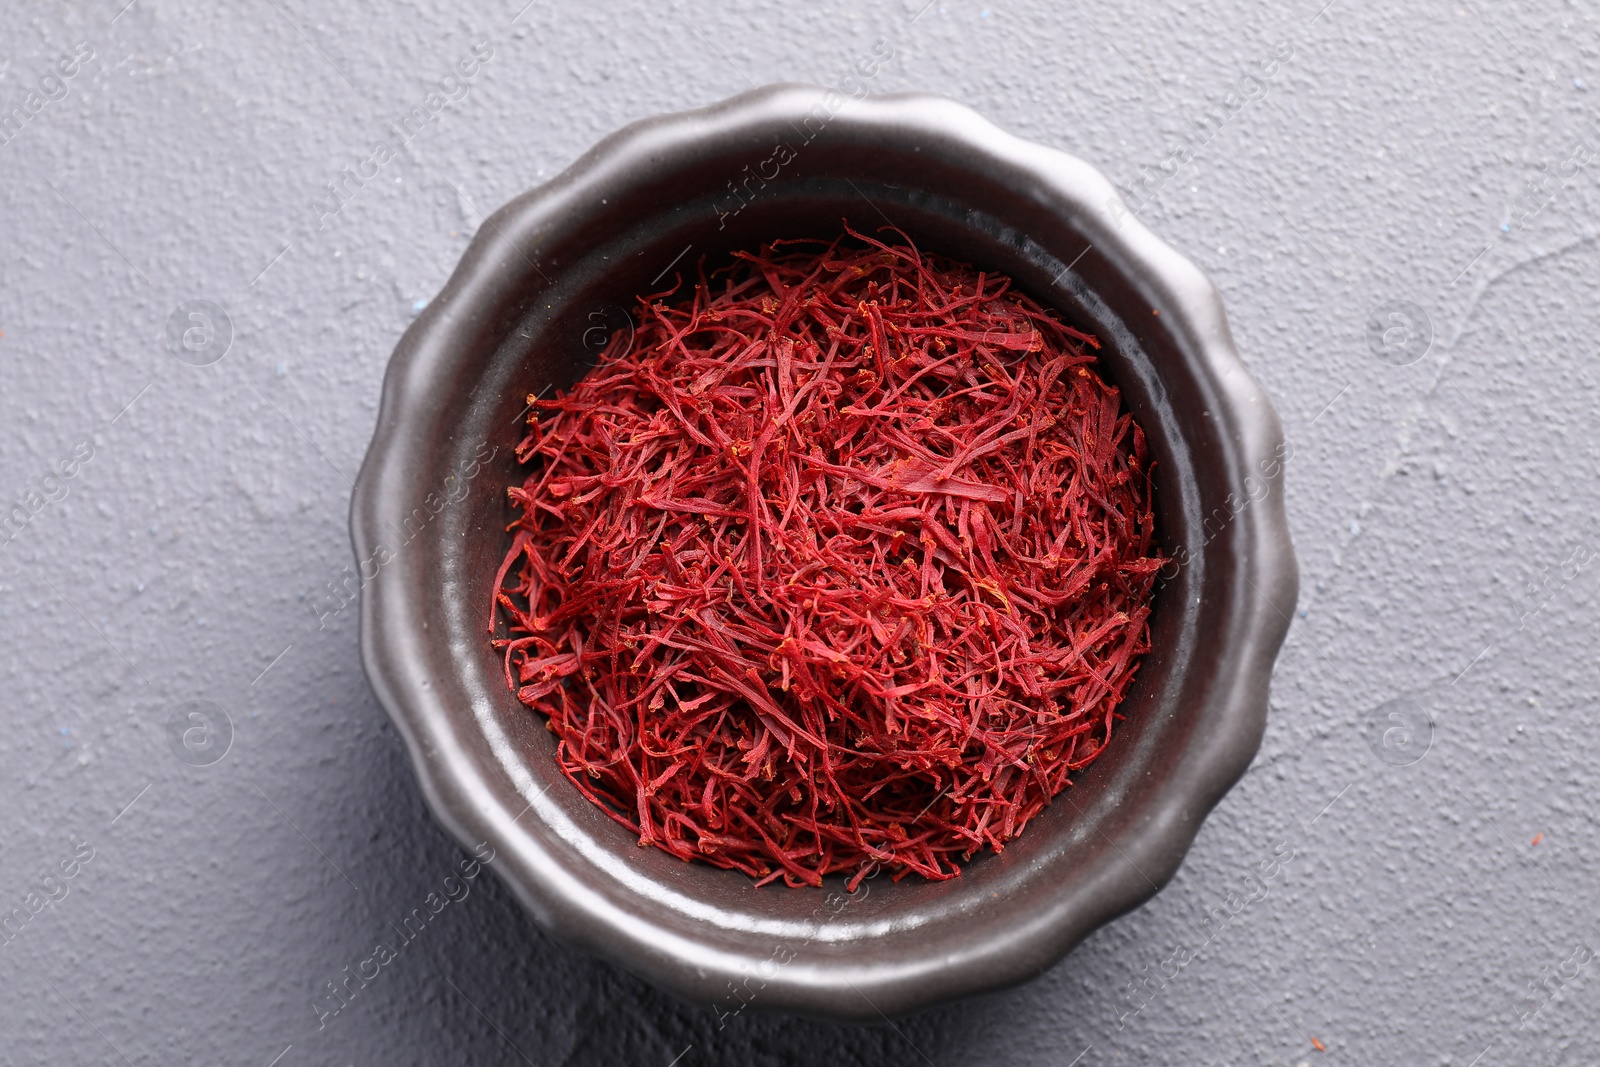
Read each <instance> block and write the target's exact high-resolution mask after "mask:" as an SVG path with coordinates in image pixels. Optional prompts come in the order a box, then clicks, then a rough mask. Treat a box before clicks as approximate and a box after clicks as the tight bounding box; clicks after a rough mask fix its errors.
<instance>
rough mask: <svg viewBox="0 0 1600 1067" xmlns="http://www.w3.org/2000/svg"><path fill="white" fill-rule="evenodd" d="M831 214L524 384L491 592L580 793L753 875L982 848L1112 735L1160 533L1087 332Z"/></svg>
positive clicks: (1138, 448)
mask: <svg viewBox="0 0 1600 1067" xmlns="http://www.w3.org/2000/svg"><path fill="white" fill-rule="evenodd" d="M844 229H845V232H844V233H843V234H841V235H840V236H839V238H838V239H836V240H834V241H832V242H820V241H778V242H773V243H772V244H771V245H768V246H766V247H764V248H762V249H761V250H760V251H759V252H758V253H753V254H750V253H742V254H740V255H739V256H738V257H737V260H736V262H735V264H734V265H733V266H732V267H731V268H729V269H728V270H725V271H721V272H718V273H716V274H714V275H711V276H707V275H706V273H705V269H704V263H703V262H702V265H701V267H700V270H699V272H698V277H697V279H696V281H695V284H694V285H693V286H692V291H691V293H690V294H689V296H688V297H687V298H685V299H682V300H678V301H675V302H670V303H668V302H665V298H666V297H667V296H669V295H670V294H671V293H673V292H676V291H677V288H678V282H677V281H675V282H674V287H673V289H671V290H668V291H667V292H665V293H661V294H657V295H656V296H653V297H645V298H643V299H642V300H641V301H640V304H639V307H638V313H637V318H638V320H639V322H638V327H637V329H636V331H635V336H634V338H633V344H632V346H631V347H630V348H627V349H624V348H622V347H621V341H620V339H618V340H614V342H613V345H612V347H610V348H608V349H607V351H606V352H605V353H603V354H602V356H601V358H600V360H599V363H598V365H597V366H596V367H595V368H594V369H593V370H591V371H590V372H589V374H588V375H587V376H586V377H584V378H583V379H581V380H580V381H579V382H578V383H577V385H575V386H574V387H573V388H572V389H571V390H569V391H568V392H567V393H566V394H565V395H563V396H558V397H555V398H553V399H547V400H539V399H536V398H534V397H529V398H528V399H529V404H530V406H531V413H530V415H529V416H528V432H527V436H526V437H525V438H524V440H523V441H522V443H521V444H520V445H519V446H518V449H517V456H518V458H519V460H521V461H522V462H524V463H526V464H528V465H529V470H528V474H527V477H526V479H525V480H524V483H523V484H522V485H521V486H513V487H511V488H510V489H509V490H508V496H509V499H510V503H511V506H512V508H513V509H514V510H515V512H516V519H515V521H514V522H513V523H512V524H511V526H510V529H511V530H512V531H514V534H515V536H514V539H513V542H512V547H511V550H510V551H509V552H508V553H507V555H506V557H505V560H504V562H503V563H502V565H501V567H500V570H499V573H498V575H497V577H496V582H495V596H494V603H493V605H492V615H491V619H490V632H491V633H497V632H498V633H500V634H502V636H499V637H497V638H495V639H494V645H495V647H496V648H499V649H501V650H502V651H503V653H504V656H505V669H506V677H507V681H508V684H510V685H511V686H512V687H513V689H514V690H515V692H516V694H517V696H518V698H519V699H520V700H521V701H522V702H523V703H525V704H527V705H528V706H529V707H530V708H532V709H534V710H535V711H537V712H538V713H540V714H541V715H543V716H545V718H546V722H547V725H548V727H549V729H550V730H551V731H553V732H554V733H555V734H556V736H557V738H558V744H557V749H556V757H557V760H558V762H559V765H560V767H561V769H562V771H563V772H564V773H565V774H566V776H567V777H568V778H569V779H570V780H571V781H572V782H573V784H574V785H576V786H577V787H578V789H579V790H580V791H581V792H582V793H583V795H584V796H586V797H588V798H589V799H590V800H591V801H593V802H594V803H595V804H596V805H598V806H599V807H601V808H602V809H604V810H605V811H606V812H607V814H609V815H610V816H611V818H613V819H614V820H616V821H617V822H619V823H621V824H622V825H624V826H626V827H628V828H629V829H630V830H631V831H632V832H634V833H635V834H637V835H638V836H639V843H640V845H641V846H644V845H653V846H655V847H658V848H661V849H663V850H665V851H667V852H669V853H671V854H672V855H674V856H677V857H679V858H681V859H685V860H692V859H699V860H704V861H705V862H707V863H711V864H714V865H716V866H719V867H726V868H731V869H735V870H739V871H743V872H745V873H746V874H748V875H750V876H751V877H752V878H754V879H756V880H757V881H758V883H761V884H765V883H768V882H773V881H777V880H779V879H782V880H783V881H784V882H786V883H787V884H789V885H812V886H815V885H820V884H821V880H822V878H823V876H825V875H829V874H846V875H849V876H851V879H852V881H853V882H857V883H858V882H859V880H860V879H861V878H863V877H865V876H866V875H867V874H868V873H869V872H871V871H876V870H879V869H883V870H887V871H888V872H890V873H891V875H892V876H893V877H894V878H895V879H897V880H898V879H899V878H901V877H904V876H905V875H907V874H911V873H916V874H919V875H922V876H923V877H926V878H930V879H943V878H950V877H953V876H955V875H957V874H959V873H960V863H961V862H964V861H966V860H970V859H971V858H972V856H974V855H975V854H977V853H978V852H980V851H982V850H984V849H992V850H993V851H995V852H999V851H1001V850H1002V849H1003V848H1004V846H1005V843H1006V842H1007V841H1008V840H1010V839H1012V838H1014V837H1015V836H1016V835H1017V834H1019V833H1021V832H1022V830H1023V828H1024V827H1025V826H1026V825H1027V823H1028V821H1029V820H1030V819H1032V818H1033V817H1034V816H1036V815H1037V814H1038V813H1039V812H1040V811H1042V810H1043V809H1044V807H1045V805H1047V804H1048V803H1049V802H1050V799H1051V798H1052V797H1054V796H1055V795H1056V794H1058V793H1059V792H1060V791H1061V790H1062V789H1065V788H1068V787H1069V786H1070V785H1071V782H1072V776H1073V775H1074V774H1075V773H1076V772H1078V771H1080V770H1082V768H1084V767H1086V766H1088V765H1089V763H1091V762H1092V761H1093V760H1094V759H1095V758H1096V757H1098V756H1099V755H1100V753H1102V752H1103V751H1104V750H1105V748H1106V745H1107V744H1108V743H1109V742H1110V739H1111V734H1112V730H1113V725H1114V723H1115V722H1116V721H1117V720H1118V719H1119V718H1120V715H1119V714H1118V713H1117V710H1116V709H1117V705H1118V704H1119V703H1120V702H1121V700H1122V697H1123V694H1124V693H1125V692H1126V691H1127V687H1128V685H1129V684H1130V682H1131V681H1132V680H1133V677H1134V675H1135V673H1136V671H1137V669H1138V664H1139V660H1140V657H1141V656H1142V655H1143V654H1144V653H1145V652H1146V651H1147V650H1148V649H1149V623H1148V619H1149V613H1150V598H1151V589H1152V584H1153V581H1154V577H1155V574H1156V572H1157V571H1158V570H1159V569H1160V568H1161V567H1162V565H1163V564H1164V563H1165V562H1166V561H1165V560H1164V559H1162V558H1161V557H1160V555H1159V554H1158V552H1157V551H1156V549H1155V547H1154V545H1153V536H1154V517H1153V513H1152V502H1151V468H1152V466H1153V464H1152V461H1151V460H1150V458H1149V456H1148V454H1147V451H1146V445H1145V438H1144V433H1143V431H1142V430H1141V429H1140V428H1139V426H1138V424H1137V423H1136V422H1135V421H1134V420H1133V418H1132V416H1131V415H1129V414H1127V413H1126V412H1125V411H1124V410H1123V406H1122V401H1121V395H1120V393H1119V392H1118V391H1117V389H1115V388H1114V387H1112V386H1111V385H1109V384H1107V383H1106V382H1105V381H1104V380H1102V379H1101V378H1100V377H1099V375H1098V374H1097V373H1096V372H1095V363H1096V357H1095V356H1094V355H1093V353H1092V350H1093V349H1095V348H1098V347H1099V345H1098V342H1097V341H1096V339H1095V338H1094V337H1092V336H1090V335H1088V334H1086V333H1083V332H1081V331H1079V330H1076V329H1074V328H1072V327H1071V326H1068V325H1066V324H1064V323H1061V322H1060V321H1058V320H1057V318H1056V317H1055V315H1054V314H1052V313H1051V312H1049V311H1046V310H1045V309H1044V308H1043V307H1041V306H1040V305H1039V304H1037V303H1036V302H1034V301H1033V300H1031V299H1029V298H1028V297H1027V296H1025V295H1023V294H1022V293H1020V292H1018V291H1016V290H1015V289H1013V288H1012V286H1011V282H1010V280H1009V279H1008V278H1006V277H1004V276H1003V275H997V274H989V273H984V272H979V271H977V270H975V269H974V268H972V267H970V266H967V265H965V264H960V263H956V262H953V261H950V260H946V259H944V258H942V257H939V256H935V255H931V254H927V253H923V252H921V251H919V250H918V249H917V248H916V247H915V246H914V245H913V244H912V243H911V242H910V240H909V239H907V238H905V236H904V235H903V234H897V233H896V234H893V235H891V238H890V239H889V240H884V241H880V240H877V239H875V238H873V237H870V236H867V235H864V234H861V233H857V232H855V231H853V230H851V229H850V228H849V226H848V223H847V224H846V225H845V227H844ZM502 624H503V629H499V627H500V626H501V625H502Z"/></svg>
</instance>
